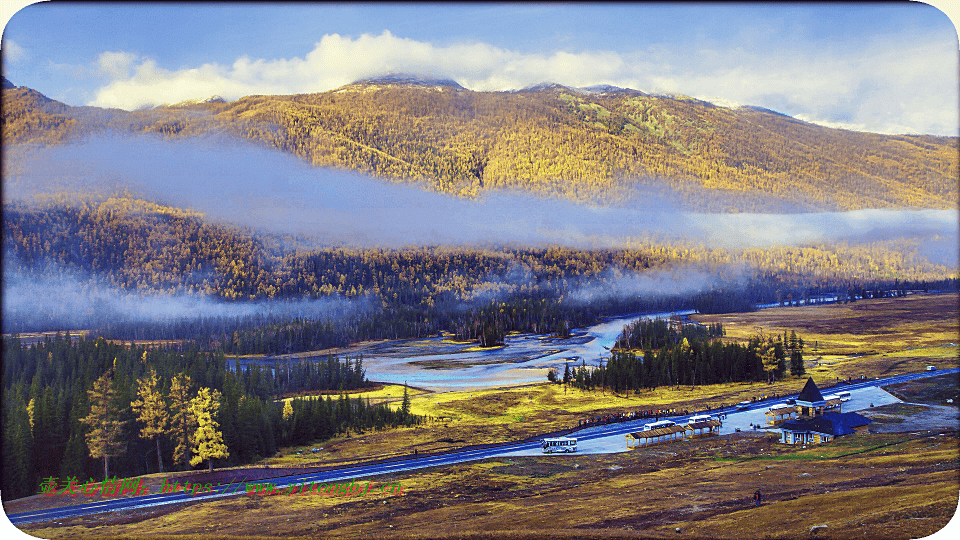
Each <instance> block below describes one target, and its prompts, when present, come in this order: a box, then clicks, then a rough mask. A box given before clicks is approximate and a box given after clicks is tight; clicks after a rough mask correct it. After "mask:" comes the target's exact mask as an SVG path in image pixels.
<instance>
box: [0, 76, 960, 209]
mask: <svg viewBox="0 0 960 540" xmlns="http://www.w3.org/2000/svg"><path fill="white" fill-rule="evenodd" d="M105 131H119V132H121V133H155V134H160V135H162V136H164V137H185V136H193V135H209V134H216V135H224V134H228V135H233V136H239V137H242V138H246V139H250V140H253V141H255V142H257V143H259V144H264V145H266V146H268V147H273V148H277V149H279V150H282V151H284V152H288V153H291V154H294V155H297V156H299V157H301V158H302V159H304V160H306V161H308V162H310V163H312V164H314V165H317V166H332V167H339V168H345V169H351V170H357V171H362V172H365V173H370V174H373V175H375V176H378V177H382V178H388V179H393V180H401V181H416V182H419V183H421V184H423V185H427V186H430V187H432V188H433V189H436V190H438V191H441V192H446V193H452V194H456V195H460V196H468V197H469V196H475V195H477V194H480V193H482V192H483V191H486V190H491V189H497V188H508V189H519V190H523V191H527V192H532V193H537V194H546V195H557V196H562V197H565V198H568V199H571V200H576V201H600V202H604V203H622V204H629V203H630V199H631V197H635V196H636V195H635V192H634V191H633V188H634V187H636V186H637V185H638V184H641V185H644V186H647V187H650V186H653V187H655V188H669V189H671V190H673V191H676V192H678V193H679V194H680V197H681V199H684V200H685V202H687V203H688V204H689V205H690V206H692V207H694V208H704V209H710V210H731V209H734V210H765V211H770V210H772V209H777V207H778V206H779V207H783V206H787V207H792V208H800V209H804V208H806V209H812V208H819V209H831V210H832V209H835V210H850V209H859V208H892V207H912V208H956V206H957V197H958V191H957V178H958V175H960V172H958V159H957V157H958V153H957V152H958V146H957V139H956V138H950V137H935V136H890V135H879V134H874V133H862V132H853V131H845V130H838V129H831V128H825V127H821V126H817V125H814V124H810V123H805V122H801V121H798V120H796V119H793V118H791V117H788V116H785V115H781V114H778V113H775V112H773V111H768V110H764V109H759V108H754V107H741V108H737V109H730V108H725V107H719V106H715V105H713V104H710V103H707V102H703V101H699V100H695V99H691V98H685V97H682V96H680V97H664V96H651V95H647V94H644V93H642V92H638V91H635V90H627V89H618V88H613V87H595V90H594V91H587V90H575V89H570V88H566V87H563V86H559V85H551V84H545V85H538V86H536V87H533V88H530V89H527V90H522V91H517V92H473V91H470V90H466V89H464V88H462V87H459V86H458V85H456V84H454V83H451V82H450V81H435V83H432V84H425V83H424V82H423V81H413V82H411V81H405V80H402V79H394V80H389V79H387V80H382V79H381V80H369V81H363V82H358V83H355V84H351V85H347V86H344V87H342V88H339V89H337V90H333V91H330V92H323V93H316V94H303V95H289V96H248V97H244V98H241V99H238V100H236V101H234V102H229V103H227V102H223V101H222V100H210V101H207V102H197V103H195V102H191V103H182V104H177V105H170V106H163V107H157V108H154V109H150V110H143V111H134V112H126V111H120V110H105V109H98V108H95V107H70V106H67V105H64V104H62V103H59V102H56V101H53V100H50V99H48V98H46V97H45V96H43V95H42V94H40V93H38V92H36V91H34V90H31V89H28V88H25V87H18V88H8V89H4V90H3V118H2V132H3V141H4V145H5V146H7V145H12V144H18V143H45V144H50V143H53V144H56V143H61V142H63V141H66V140H71V139H73V138H78V137H82V136H86V135H89V134H95V133H101V132H105ZM731 196H732V197H731ZM730 200H733V201H735V202H733V203H728V202H724V201H730ZM718 201H720V202H718ZM782 202H788V203H791V204H789V205H782V204H779V205H775V204H773V203H782ZM718 205H721V206H724V207H720V208H718V207H717V206H718Z"/></svg>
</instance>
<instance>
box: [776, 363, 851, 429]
mask: <svg viewBox="0 0 960 540" xmlns="http://www.w3.org/2000/svg"><path fill="white" fill-rule="evenodd" d="M830 397H831V398H834V397H836V396H830ZM833 401H836V402H837V403H835V404H834V403H832V402H833ZM839 402H840V399H839V397H836V399H831V400H829V402H828V400H827V399H825V398H824V397H823V395H822V394H821V393H820V389H819V388H817V385H816V383H814V382H813V378H812V377H811V378H809V379H807V384H805V385H803V390H801V391H800V395H798V396H797V413H798V418H796V419H790V420H787V421H786V422H783V423H782V424H780V442H782V443H786V444H819V443H823V442H827V441H831V440H833V439H834V438H835V437H842V436H844V435H849V434H851V433H856V432H858V431H863V430H865V429H866V427H867V424H869V423H870V420H869V419H868V418H866V417H864V416H861V415H859V414H857V413H842V412H840V410H839V405H840V403H839ZM828 405H833V406H834V408H836V409H837V410H836V412H826V410H827V408H828Z"/></svg>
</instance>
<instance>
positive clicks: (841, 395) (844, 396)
mask: <svg viewBox="0 0 960 540" xmlns="http://www.w3.org/2000/svg"><path fill="white" fill-rule="evenodd" d="M835 395H836V396H837V397H838V398H840V401H850V392H847V391H843V392H837V393H836V394H835Z"/></svg>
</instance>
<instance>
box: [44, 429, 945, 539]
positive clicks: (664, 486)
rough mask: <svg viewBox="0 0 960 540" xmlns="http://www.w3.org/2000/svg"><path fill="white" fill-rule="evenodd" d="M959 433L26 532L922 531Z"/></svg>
mask: <svg viewBox="0 0 960 540" xmlns="http://www.w3.org/2000/svg"><path fill="white" fill-rule="evenodd" d="M952 435H955V432H953V433H952V434H950V433H948V434H938V433H925V434H920V435H914V434H904V433H899V434H860V435H854V436H848V437H846V438H844V439H840V440H838V441H835V444H831V445H830V446H829V448H827V447H815V448H807V449H797V448H792V447H787V446H784V445H780V444H777V443H775V442H772V441H771V440H770V438H769V437H767V436H765V435H755V434H737V435H733V436H730V437H724V438H716V437H714V438H710V439H699V440H695V441H684V442H680V443H675V444H671V445H668V446H655V447H650V448H643V449H640V450H635V451H631V452H628V453H625V454H613V455H600V456H543V457H529V458H508V459H492V460H487V461H484V462H478V463H473V464H467V465H458V466H453V467H446V468H437V469H427V470H421V471H417V472H415V473H409V474H400V475H389V476H384V477H379V478H375V479H372V480H373V481H374V482H395V481H399V482H400V483H401V484H402V485H403V488H404V491H403V495H402V496H400V497H388V496H384V495H382V494H372V493H371V494H368V495H366V496H362V497H356V498H353V499H333V498H328V497H316V496H300V497H297V496H272V497H267V496H246V497H236V498H232V499H229V500H222V501H217V502H212V503H205V504H202V505H187V506H182V507H180V508H175V509H165V510H156V511H136V512H130V513H122V514H118V515H113V516H110V517H108V518H106V519H104V518H102V517H100V518H76V519H72V520H68V521H65V522H63V524H62V526H59V527H35V528H34V527H29V528H27V530H28V531H29V532H30V533H31V534H35V535H38V536H41V537H44V538H65V537H80V538H88V537H97V538H104V537H106V538H109V537H111V536H117V537H127V536H136V537H142V536H154V535H177V536H180V535H182V536H183V537H185V538H213V537H218V538H223V537H232V536H236V537H241V536H242V537H245V538H256V537H258V536H259V535H262V534H263V532H264V531H269V534H270V536H316V535H326V534H331V533H333V534H336V535H337V536H338V537H339V536H352V535H357V536H366V535H370V534H377V535H378V536H379V537H384V538H394V537H396V538H427V537H431V538H432V537H438V538H482V537H503V538H553V537H580V538H583V537H613V538H637V537H648V538H663V537H671V538H676V537H678V535H677V533H676V532H675V529H676V528H679V529H680V530H681V533H682V535H683V537H694V538H707V537H709V538H797V537H808V536H809V531H810V529H811V528H812V527H815V526H825V527H826V528H825V529H821V531H823V532H822V533H821V534H820V537H821V538H851V537H858V538H864V537H867V538H919V537H922V536H925V535H928V534H932V533H933V532H935V531H937V530H939V529H940V528H941V527H942V526H943V525H944V524H945V523H946V522H947V521H948V520H949V519H950V517H951V516H952V515H953V513H954V511H955V509H956V504H957V459H956V457H957V452H958V449H957V439H956V437H955V436H952ZM364 481H367V479H364ZM757 488H760V489H761V490H762V492H763V493H764V504H763V505H762V506H760V507H759V508H757V507H754V506H753V505H752V500H751V496H752V493H753V491H754V490H755V489H757ZM853 509H856V510H857V511H852V510H853Z"/></svg>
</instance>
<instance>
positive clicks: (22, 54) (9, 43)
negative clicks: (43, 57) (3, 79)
mask: <svg viewBox="0 0 960 540" xmlns="http://www.w3.org/2000/svg"><path fill="white" fill-rule="evenodd" d="M0 52H2V54H3V61H4V62H8V63H11V64H19V63H20V62H23V61H24V60H27V58H28V57H29V55H28V54H27V51H26V49H24V48H23V47H21V46H20V45H17V43H16V42H15V41H13V40H12V39H4V40H3V46H2V48H0Z"/></svg>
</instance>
